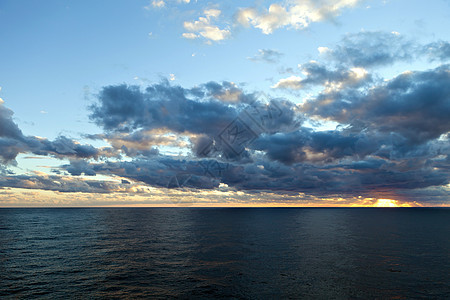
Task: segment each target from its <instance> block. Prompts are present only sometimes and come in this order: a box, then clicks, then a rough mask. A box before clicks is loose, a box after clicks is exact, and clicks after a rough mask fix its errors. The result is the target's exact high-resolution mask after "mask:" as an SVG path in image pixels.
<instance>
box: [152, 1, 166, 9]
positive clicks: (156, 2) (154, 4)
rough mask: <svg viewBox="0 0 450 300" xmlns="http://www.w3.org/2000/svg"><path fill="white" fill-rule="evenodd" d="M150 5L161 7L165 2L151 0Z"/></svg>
mask: <svg viewBox="0 0 450 300" xmlns="http://www.w3.org/2000/svg"><path fill="white" fill-rule="evenodd" d="M152 6H153V7H157V8H161V7H164V6H166V3H165V2H164V1H163V0H153V1H152Z"/></svg>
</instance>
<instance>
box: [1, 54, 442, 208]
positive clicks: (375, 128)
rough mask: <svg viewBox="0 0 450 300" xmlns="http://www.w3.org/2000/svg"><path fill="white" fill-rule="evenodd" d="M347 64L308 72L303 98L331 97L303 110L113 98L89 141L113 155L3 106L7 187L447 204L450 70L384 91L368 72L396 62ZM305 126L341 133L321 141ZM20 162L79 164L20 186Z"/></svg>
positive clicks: (187, 99)
mask: <svg viewBox="0 0 450 300" xmlns="http://www.w3.org/2000/svg"><path fill="white" fill-rule="evenodd" d="M415 49H419V50H417V51H424V50H423V49H424V48H421V47H418V48H415ZM420 49H422V50H420ZM426 49H429V47H428V48H426ZM433 49H434V48H433ZM436 49H437V48H436ZM333 51H334V50H333ZM427 51H428V50H427ZM328 52H329V50H326V51H325V52H324V53H328ZM385 52H386V53H389V50H386V51H385ZM336 53H337V52H334V54H333V55H336ZM327 55H328V54H327ZM369 56H371V55H370V53H369ZM338 57H340V56H333V57H331V60H332V61H335V63H334V64H325V63H323V62H322V63H319V62H316V61H310V62H308V63H305V64H302V65H301V66H300V70H301V71H302V73H303V76H302V77H298V78H292V79H295V80H291V81H292V84H293V86H292V87H293V88H294V87H298V88H308V87H316V86H319V87H323V89H322V90H320V91H319V92H317V93H316V94H315V95H312V96H310V97H309V100H308V101H306V102H305V103H303V104H301V105H300V104H299V105H296V104H294V103H292V102H290V101H288V100H286V99H280V98H270V97H269V96H267V95H264V94H262V93H258V92H253V93H250V92H247V91H246V90H245V89H244V88H243V87H242V86H241V85H238V84H235V83H233V82H227V81H225V82H215V81H210V82H206V83H203V84H200V85H197V86H194V87H191V88H185V87H182V86H179V85H174V84H173V82H170V81H169V80H163V81H161V82H159V83H155V84H150V85H148V86H146V87H139V86H130V85H125V84H122V85H111V86H105V87H104V88H103V89H101V90H100V92H99V93H98V95H97V98H96V101H95V102H94V103H93V104H92V105H91V106H90V107H89V110H90V118H91V120H92V121H93V122H95V123H96V124H97V125H98V126H99V127H100V128H101V129H102V130H103V132H102V133H99V134H93V135H86V136H85V137H87V138H91V139H97V140H102V141H104V142H107V143H108V144H109V145H110V146H108V147H103V148H96V147H94V146H92V145H89V144H81V143H79V142H77V141H75V140H72V139H69V138H67V137H63V136H61V137H58V138H56V139H54V140H47V139H44V138H39V137H34V136H26V135H24V134H23V133H22V131H21V130H20V129H19V127H18V126H17V124H15V122H14V121H13V119H12V115H13V113H12V111H11V110H9V109H7V108H6V107H5V106H4V105H3V103H1V104H0V125H1V126H0V148H1V150H2V151H1V152H0V157H1V158H2V161H3V166H2V167H1V168H0V186H2V187H11V188H26V189H42V190H48V191H60V192H83V193H118V192H119V193H138V192H139V191H142V193H144V194H145V193H146V188H147V189H149V188H150V187H156V188H158V189H160V188H162V189H168V190H172V191H187V192H189V193H196V192H201V191H203V192H205V191H210V192H212V191H218V190H221V189H223V188H224V187H226V189H227V191H230V192H231V193H234V195H236V193H238V192H242V193H252V194H265V193H272V195H300V194H301V195H303V196H304V195H307V196H305V197H313V198H314V197H319V198H320V197H322V198H323V197H346V198H349V199H353V198H355V197H359V196H361V195H362V197H369V198H370V197H378V196H380V197H381V196H382V197H383V198H392V199H397V198H396V197H400V198H399V199H403V200H404V199H406V200H408V199H409V200H411V199H414V201H415V200H417V197H415V196H414V195H425V194H430V195H435V196H433V200H430V201H434V202H433V203H436V202H437V201H442V195H443V191H444V192H445V191H446V186H447V185H448V184H449V171H450V158H449V153H450V140H449V139H450V123H449V119H448V115H450V106H449V103H450V99H449V95H450V90H449V87H450V67H449V65H445V64H444V65H441V66H439V67H436V68H433V69H430V70H425V71H409V72H405V73H402V74H399V75H398V76H395V77H394V78H392V79H390V80H388V81H383V80H382V79H374V78H373V77H372V76H371V74H369V72H368V71H366V69H365V67H367V68H370V67H371V66H375V65H382V64H383V63H385V62H386V61H390V59H387V60H386V59H385V58H383V59H381V58H380V60H379V61H378V62H376V63H375V61H376V60H374V59H373V57H372V59H368V60H365V59H363V58H362V57H360V58H359V60H358V61H365V62H367V63H364V66H365V67H363V66H361V65H358V66H357V65H356V64H354V63H353V62H351V61H348V60H345V59H343V60H342V63H341V61H340V60H338ZM384 57H389V56H384ZM405 57H406V56H405ZM411 57H412V56H411ZM280 82H281V81H280ZM279 87H280V88H281V86H279ZM305 120H308V121H310V122H312V121H315V120H317V121H322V120H328V121H329V120H331V121H335V122H337V123H339V125H338V126H337V127H336V129H334V130H327V131H318V130H314V129H312V128H309V127H307V124H308V122H307V123H305V122H304V121H305ZM310 122H309V123H310ZM168 148H169V149H170V148H172V149H173V148H174V149H176V151H175V153H177V155H174V154H173V153H170V151H167V149H168ZM18 153H34V154H36V155H47V156H52V157H56V158H59V159H65V160H68V161H69V163H67V162H64V163H62V164H61V166H60V167H59V169H57V170H56V171H57V172H59V175H45V174H38V173H34V174H25V175H14V174H12V173H10V172H9V171H8V170H7V169H6V165H5V164H6V163H8V162H11V161H13V160H14V159H15V157H16V156H17V155H18ZM178 153H179V154H178ZM56 171H55V172H56ZM66 172H67V173H66ZM61 174H70V175H61ZM82 175H84V176H96V177H89V180H87V179H85V178H84V177H80V176H82ZM91 178H92V179H91ZM97 178H98V179H99V180H93V179H97ZM101 178H112V179H111V180H103V179H101ZM100 179H101V180H100ZM113 179H115V180H113ZM415 191H418V192H417V194H415ZM411 201H412V200H411ZM421 201H422V203H426V201H427V200H426V199H424V200H421Z"/></svg>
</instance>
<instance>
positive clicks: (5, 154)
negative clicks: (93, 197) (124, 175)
mask: <svg viewBox="0 0 450 300" xmlns="http://www.w3.org/2000/svg"><path fill="white" fill-rule="evenodd" d="M12 115H13V112H12V111H11V110H10V109H8V108H6V107H5V106H4V105H3V102H0V162H1V163H3V164H7V163H14V160H15V158H16V157H17V155H18V154H19V153H27V152H28V153H29V152H31V153H34V154H36V155H44V156H54V157H58V158H64V157H69V158H97V157H98V155H99V151H100V150H99V149H96V148H95V147H93V146H91V145H83V144H80V143H78V142H76V141H74V140H71V139H69V138H67V137H64V136H60V137H58V138H56V139H55V140H53V141H50V140H48V139H45V138H38V137H34V136H25V135H24V134H23V133H22V131H21V130H20V129H19V127H18V126H17V124H16V123H15V122H14V121H13V119H12Z"/></svg>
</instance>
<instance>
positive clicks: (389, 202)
mask: <svg viewBox="0 0 450 300" xmlns="http://www.w3.org/2000/svg"><path fill="white" fill-rule="evenodd" d="M373 207H411V205H410V204H408V203H400V204H399V203H398V201H397V200H393V199H378V200H377V202H375V204H374V205H373Z"/></svg>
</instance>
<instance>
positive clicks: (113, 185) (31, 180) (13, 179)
mask: <svg viewBox="0 0 450 300" xmlns="http://www.w3.org/2000/svg"><path fill="white" fill-rule="evenodd" d="M0 187H12V188H21V189H40V190H47V191H55V192H63V193H78V192H81V193H111V192H130V193H132V192H133V191H132V190H131V187H129V185H127V184H120V183H117V182H113V181H104V180H84V179H81V178H77V177H68V176H58V175H38V174H33V175H15V176H2V177H0Z"/></svg>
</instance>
